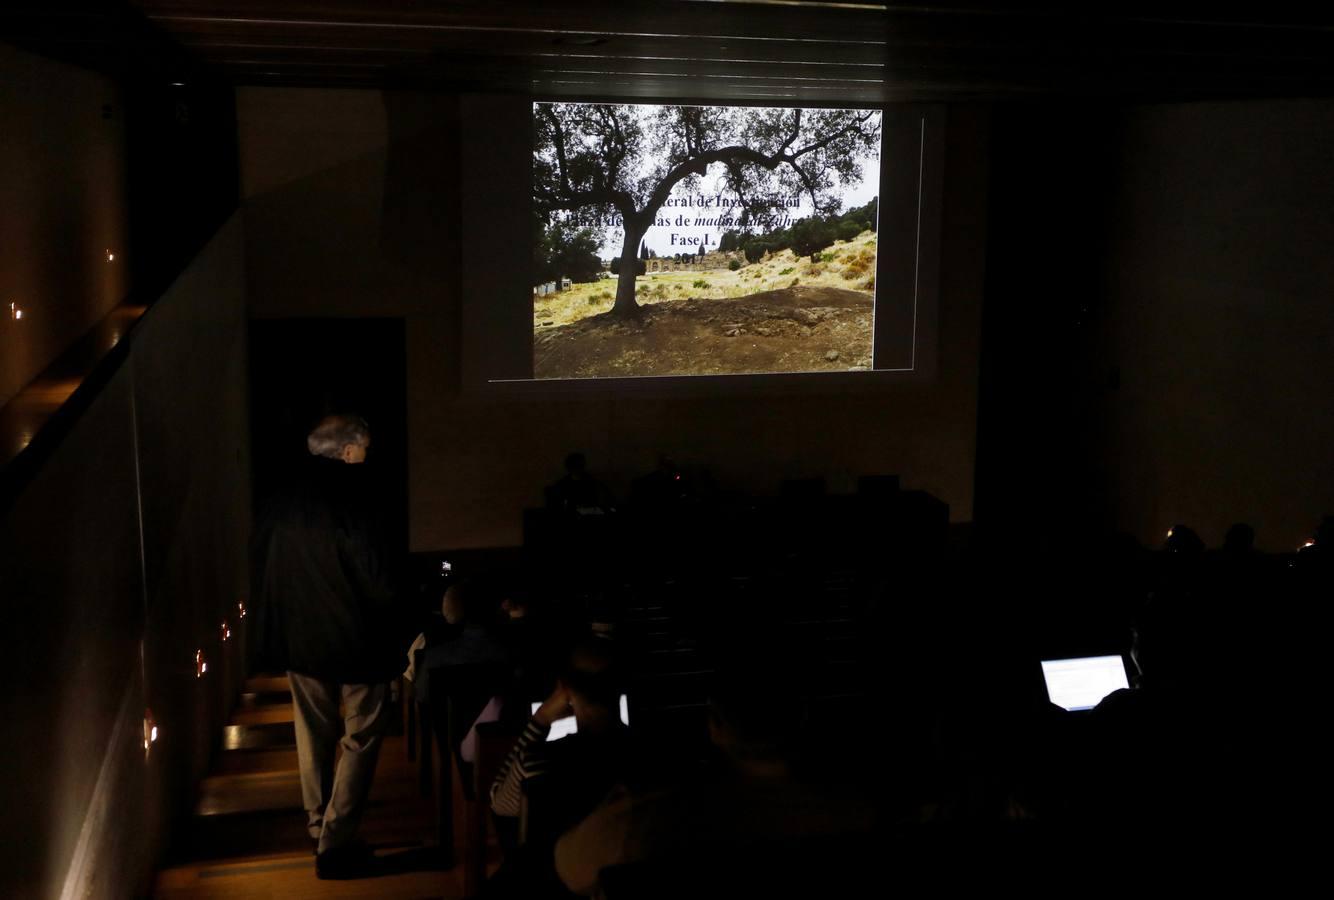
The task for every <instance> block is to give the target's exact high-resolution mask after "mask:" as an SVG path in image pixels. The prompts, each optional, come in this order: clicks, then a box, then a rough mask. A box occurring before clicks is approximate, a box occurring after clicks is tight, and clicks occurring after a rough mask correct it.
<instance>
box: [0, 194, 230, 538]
mask: <svg viewBox="0 0 1334 900" xmlns="http://www.w3.org/2000/svg"><path fill="white" fill-rule="evenodd" d="M235 213H236V209H235V208H233V209H230V210H228V212H227V214H226V215H225V216H223V217H222V218H221V220H220V221H219V222H218V223H217V225H216V226H215V227H213V228H212V229H211V230H209V231H208V232H207V234H205V235H204V236H203V237H202V238H201V239H200V240H199V241H198V242H197V244H196V245H194V246H192V247H191V250H190V252H189V253H185V254H182V256H183V259H182V260H181V261H180V263H179V265H178V266H176V267H174V268H170V269H168V270H167V272H165V273H163V274H159V275H157V276H156V277H153V278H152V279H151V281H149V282H148V284H147V285H145V286H144V288H142V289H139V290H131V291H130V293H129V295H128V296H127V297H126V299H125V300H124V301H122V302H121V303H120V304H119V305H118V306H116V307H114V308H113V309H112V310H111V312H109V313H107V315H106V316H105V317H103V318H102V320H101V321H100V322H98V323H97V324H96V325H94V326H93V327H92V328H90V329H89V330H88V331H87V332H85V333H84V334H83V336H82V337H80V338H78V339H77V340H75V341H74V343H73V344H71V345H70V346H69V348H67V349H66V350H65V351H64V352H63V353H62V354H61V355H60V356H59V357H58V358H57V359H56V361H55V362H53V363H52V364H51V365H49V366H47V367H46V369H44V370H43V371H42V372H41V374H39V375H38V376H37V377H36V378H34V379H33V380H32V381H30V382H29V383H28V384H27V385H25V386H24V388H23V389H22V390H20V391H19V392H18V393H17V394H16V395H14V397H13V399H11V400H10V401H9V402H8V403H7V404H5V405H4V406H3V407H0V512H3V511H4V510H6V509H7V508H8V507H9V506H10V505H11V504H12V503H13V502H14V500H15V499H16V498H17V497H18V496H19V494H21V493H22V492H23V490H24V488H26V487H27V486H28V484H30V483H31V481H32V479H33V478H34V477H35V476H36V475H37V473H38V472H39V471H41V468H42V466H43V465H44V464H45V463H46V461H47V460H49V459H50V458H51V456H52V455H53V454H54V453H55V451H56V450H57V449H58V448H59V447H60V445H61V443H62V441H63V440H64V438H65V436H66V435H67V434H68V433H69V431H70V429H71V428H73V426H74V425H75V423H77V422H78V421H79V418H80V417H81V416H82V415H83V413H84V411H86V410H87V409H88V408H89V407H90V406H91V405H92V403H93V401H94V400H96V399H97V397H98V396H99V395H100V394H101V393H102V390H103V388H105V387H106V385H107V384H108V383H109V382H110V381H111V379H112V378H113V377H114V376H115V375H116V373H117V372H119V371H120V368H121V366H122V365H123V364H124V363H125V361H126V360H127V359H128V358H129V354H130V347H131V346H132V344H133V341H134V337H135V334H136V333H137V332H138V329H139V325H140V323H142V321H143V320H144V318H146V317H147V315H148V313H149V312H150V311H151V309H152V307H153V305H154V304H155V303H156V302H157V300H159V299H160V298H161V297H162V296H163V295H165V294H166V293H167V291H168V290H170V288H171V286H172V285H173V284H174V283H175V282H176V280H177V279H178V278H180V276H181V275H182V274H184V273H185V271H186V269H188V268H189V267H190V264H191V263H193V262H194V260H195V259H197V258H198V256H199V254H200V253H202V252H203V250H204V248H205V247H207V246H208V245H209V243H210V242H211V241H212V240H213V239H214V238H215V237H216V236H217V235H218V233H219V232H220V231H221V230H222V228H223V226H225V225H226V224H227V222H228V221H230V219H231V217H232V216H233V215H234V214H235ZM146 296H147V297H151V300H145V299H144V298H145V297H146Z"/></svg>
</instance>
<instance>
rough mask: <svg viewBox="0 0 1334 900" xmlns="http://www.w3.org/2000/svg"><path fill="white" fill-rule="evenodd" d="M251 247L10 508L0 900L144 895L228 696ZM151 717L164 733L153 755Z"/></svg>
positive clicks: (89, 415)
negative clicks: (146, 724) (199, 674)
mask: <svg viewBox="0 0 1334 900" xmlns="http://www.w3.org/2000/svg"><path fill="white" fill-rule="evenodd" d="M242 251H243V239H242V235H241V230H240V223H239V220H237V221H234V222H233V223H231V224H230V225H228V226H227V227H226V228H225V229H224V230H223V231H222V232H220V233H219V235H218V236H217V237H216V238H215V239H214V241H212V242H211V243H210V244H209V246H208V247H207V248H206V250H205V251H204V253H203V254H201V255H200V257H199V258H198V259H196V260H195V262H194V263H193V264H192V265H191V266H190V267H189V269H188V270H187V271H186V272H185V273H184V274H183V275H182V276H181V277H180V278H179V279H178V280H177V281H176V283H175V284H174V285H173V286H172V288H171V289H170V290H169V291H168V293H167V294H166V295H165V296H163V297H162V299H161V300H160V301H159V302H158V303H157V304H156V305H155V306H154V307H153V308H152V309H151V310H150V311H149V312H148V313H147V315H146V317H145V319H144V320H143V321H142V322H141V324H140V326H139V327H138V328H137V329H136V330H135V331H134V332H133V333H132V336H131V337H130V338H129V340H130V348H129V354H128V358H127V359H126V360H125V361H124V362H123V363H122V365H121V367H120V368H119V370H118V371H117V372H116V373H115V374H114V376H113V377H112V378H111V380H110V382H109V383H108V384H107V385H106V386H105V387H104V388H103V389H102V390H101V392H100V393H99V394H98V395H97V396H96V397H95V398H94V399H93V400H92V402H91V403H90V405H89V406H88V408H87V409H86V410H85V411H84V412H83V414H82V415H81V416H80V418H79V419H78V421H77V422H76V423H74V425H73V426H72V427H71V429H70V430H69V432H68V433H67V434H66V436H65V437H64V439H63V440H62V442H61V443H60V445H59V446H58V447H57V448H56V449H55V450H54V451H53V452H52V454H51V456H50V457H49V458H48V459H47V460H46V461H45V463H44V464H43V466H42V467H41V469H40V470H39V471H38V472H37V473H36V475H35V476H34V477H33V478H32V479H31V480H29V481H28V483H27V484H26V486H25V487H24V489H23V490H22V492H21V493H20V494H19V495H18V496H17V498H16V499H15V500H14V502H13V504H12V505H11V506H8V507H7V508H5V509H3V510H0V515H2V516H3V518H0V598H2V599H3V603H4V607H5V615H6V626H7V629H8V634H9V635H10V642H11V644H12V646H11V648H10V651H9V652H7V653H6V654H4V655H3V657H2V660H3V661H0V667H2V669H3V678H4V681H5V683H6V685H7V686H8V687H7V690H6V691H5V696H4V700H3V703H4V708H3V715H4V720H5V722H6V741H7V743H8V749H7V750H6V774H5V777H4V778H3V779H0V785H3V791H4V793H3V795H2V796H0V805H2V806H3V808H4V809H5V810H6V815H5V817H4V822H3V824H0V848H3V851H0V862H2V863H3V865H0V894H3V895H5V896H16V897H18V896H21V897H58V896H62V895H63V896H74V897H84V896H99V897H135V896H142V895H143V894H144V893H146V892H147V889H148V887H149V883H150V879H151V876H152V872H153V869H154V866H155V864H156V862H157V861H158V858H159V854H160V852H161V850H162V847H163V846H164V844H165V842H166V839H167V837H168V835H169V833H170V826H171V824H172V822H173V821H174V820H175V817H176V816H178V815H180V814H181V813H183V812H185V811H188V807H189V804H190V803H191V799H192V797H193V786H194V784H195V783H196V781H197V779H198V778H199V777H200V776H201V775H202V774H203V772H204V770H205V768H206V766H207V763H208V761H209V757H210V754H211V752H212V751H213V749H214V748H215V745H216V739H217V735H218V733H219V731H220V729H221V726H222V724H223V721H224V714H225V713H226V711H227V710H226V705H227V703H228V702H229V700H230V699H231V698H233V697H234V696H235V694H236V690H237V687H238V684H239V681H240V678H241V677H242V674H243V673H242V672H241V669H240V665H241V662H242V660H243V655H242V652H241V651H242V648H241V646H240V645H241V643H242V640H243V636H244V627H243V625H241V623H239V622H238V620H237V613H238V608H237V604H238V602H241V601H243V600H244V598H245V588H246V583H247V579H246V565H245V561H246V557H245V548H246V543H245V539H246V535H247V532H248V528H249V499H248V498H249V460H248V450H247V447H248V444H247V426H246V405H245V370H244V359H245V327H244V326H245V317H244V298H243V280H242V273H243V261H242ZM224 619H225V620H227V621H228V622H229V624H230V625H231V626H232V634H233V638H232V640H230V641H228V642H226V643H225V644H224V643H223V641H222V629H221V625H222V622H223V620H224ZM196 650H202V651H203V653H204V655H205V658H206V660H207V662H208V672H207V674H205V675H204V677H203V678H196V673H195V651H196ZM146 709H151V710H152V713H153V716H154V718H155V719H156V721H157V723H158V725H159V727H160V729H161V731H160V738H159V740H158V742H157V743H156V744H154V745H153V746H152V748H151V750H150V751H149V752H147V753H145V751H144V747H143V720H144V716H145V710H146Z"/></svg>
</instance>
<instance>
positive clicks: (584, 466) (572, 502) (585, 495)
mask: <svg viewBox="0 0 1334 900" xmlns="http://www.w3.org/2000/svg"><path fill="white" fill-rule="evenodd" d="M546 497H547V508H548V509H554V510H557V511H559V512H563V513H570V514H575V515H598V514H601V513H606V512H611V511H612V502H611V492H610V491H608V490H607V488H606V486H605V485H603V484H602V482H600V481H598V480H597V479H596V478H594V477H593V476H592V475H590V474H588V460H587V458H586V457H585V456H584V455H583V454H582V453H571V454H570V455H569V456H567V457H565V475H564V476H562V477H561V479H560V480H559V481H557V482H556V483H555V484H553V485H551V486H550V487H548V488H547V491H546Z"/></svg>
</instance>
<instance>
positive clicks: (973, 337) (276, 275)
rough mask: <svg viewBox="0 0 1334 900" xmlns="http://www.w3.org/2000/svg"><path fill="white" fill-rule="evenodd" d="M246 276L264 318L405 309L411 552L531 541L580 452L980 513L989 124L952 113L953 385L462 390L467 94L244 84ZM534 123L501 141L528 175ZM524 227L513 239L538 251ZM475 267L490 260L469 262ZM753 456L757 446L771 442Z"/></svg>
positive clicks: (603, 467)
mask: <svg viewBox="0 0 1334 900" xmlns="http://www.w3.org/2000/svg"><path fill="white" fill-rule="evenodd" d="M237 104H238V123H239V129H240V135H241V138H240V143H241V150H240V155H241V161H242V180H243V191H244V194H245V204H244V210H245V218H246V234H247V272H248V290H249V301H250V309H251V314H252V315H253V316H255V317H257V318H298V317H302V316H307V317H322V316H348V317H384V316H402V317H403V318H404V319H405V320H406V327H407V377H408V388H407V390H408V441H409V451H408V462H409V470H410V491H409V496H410V504H411V507H410V524H411V543H412V547H413V549H416V550H431V549H442V548H462V547H486V546H506V545H513V544H517V543H518V542H519V541H520V537H521V535H520V523H521V510H522V509H523V508H524V507H525V506H532V505H538V504H540V503H541V502H542V488H543V486H544V485H545V484H546V483H548V482H550V481H552V480H554V479H555V478H556V477H557V476H558V475H559V474H560V462H561V460H562V458H563V457H564V455H565V453H567V452H568V451H569V450H571V449H576V448H577V449H582V450H584V451H585V452H586V453H587V454H588V457H589V461H590V464H591V466H592V467H593V468H595V469H596V470H598V472H599V473H600V474H601V475H602V476H603V477H605V478H606V479H607V480H608V481H609V482H610V483H611V484H612V486H613V488H615V489H620V490H623V489H625V487H626V486H627V485H628V482H629V480H630V478H632V477H634V476H635V475H638V474H641V473H643V472H645V471H647V470H649V469H651V468H652V467H653V466H654V465H655V464H656V461H657V457H658V454H659V453H661V452H667V453H670V454H671V455H672V456H673V457H674V458H676V459H677V460H678V461H679V462H682V463H703V464H708V465H711V466H712V467H713V471H714V475H715V477H716V479H717V480H718V481H719V482H721V483H723V484H727V485H731V486H735V487H738V488H742V489H746V490H751V491H756V492H761V493H772V492H774V491H775V490H776V488H777V485H778V482H779V481H780V480H781V479H783V478H790V477H800V476H807V475H816V474H825V475H828V476H829V477H830V479H831V484H832V487H833V488H835V489H840V488H843V489H846V488H850V487H851V486H852V484H853V483H854V479H855V477H856V476H857V475H859V474H863V473H901V474H902V475H903V480H904V484H905V486H906V487H910V488H924V489H926V490H929V491H931V492H932V493H935V494H937V495H938V496H940V497H941V498H942V499H944V500H946V501H947V502H948V503H949V504H950V508H951V516H952V518H954V519H955V520H959V521H967V520H968V519H970V518H971V516H972V480H973V441H974V429H975V425H976V414H977V410H976V385H977V357H978V348H977V341H978V333H979V328H980V324H979V320H980V309H981V295H982V276H983V272H982V253H983V248H984V247H985V231H986V221H985V197H986V180H987V168H986V142H987V125H986V116H985V114H984V113H982V112H981V111H978V110H972V109H966V108H959V109H957V110H952V111H951V115H950V117H949V133H948V134H949V137H948V139H947V147H946V172H945V184H946V186H947V187H946V196H945V210H944V214H945V219H944V225H943V246H942V258H943V260H944V263H943V265H942V285H941V298H940V315H941V322H940V356H939V367H938V368H939V377H938V378H937V379H936V380H935V381H934V382H933V383H931V384H927V385H904V386H901V387H897V388H891V389H885V390H879V391H875V392H866V391H857V392H834V391H828V390H826V391H824V392H822V393H814V392H811V393H803V394H800V395H783V394H775V393H769V394H756V395H753V396H751V395H746V396H739V395H736V394H732V395H721V394H720V395H700V394H695V395H692V396H680V395H676V396H673V395H661V396H648V395H638V396H625V395H618V394H615V393H599V394H587V395H583V396H574V397H570V396H566V397H551V396H541V397H531V398H518V399H505V398H496V397H479V396H476V395H475V394H470V393H469V392H467V391H464V390H461V387H462V386H461V385H460V374H459V373H460V368H459V359H460V354H461V352H462V351H463V344H462V340H463V337H462V335H461V334H460V330H459V292H460V290H461V277H460V271H461V266H462V265H463V260H462V259H461V247H462V235H461V230H462V229H463V228H466V227H468V224H467V223H465V222H463V221H462V219H461V216H460V204H459V185H460V179H469V178H476V177H478V173H477V172H476V171H470V170H469V168H468V166H466V165H464V163H463V161H462V160H461V158H460V146H459V133H460V131H461V130H462V129H466V128H468V125H469V123H468V121H467V119H466V117H464V116H461V114H460V107H459V103H458V100H457V98H455V97H451V96H449V95H437V94H409V93H400V92H385V93H379V92H369V91H318V90H297V89H290V90H289V89H263V88H255V89H243V90H241V91H239V92H238V99H237ZM527 141H528V134H527V129H526V128H524V129H518V130H516V133H515V134H514V135H513V142H512V143H511V144H509V145H506V146H498V147H496V148H494V150H495V154H496V156H497V157H498V158H513V159H515V160H516V161H517V163H516V164H517V166H518V171H516V172H515V173H514V175H513V177H514V178H516V179H518V180H519V182H520V183H526V181H525V180H526V178H527V176H528V165H529V162H528V160H529V157H528V155H527V154H528V151H527V149H526V148H527ZM527 238H528V236H527V232H526V231H524V232H523V233H516V234H515V235H514V239H515V240H527ZM469 264H470V265H475V264H481V265H486V264H487V260H485V259H483V260H480V261H478V260H472V261H469ZM757 448H759V449H758V450H757Z"/></svg>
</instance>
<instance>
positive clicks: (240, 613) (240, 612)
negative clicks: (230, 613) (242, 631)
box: [236, 602, 245, 619]
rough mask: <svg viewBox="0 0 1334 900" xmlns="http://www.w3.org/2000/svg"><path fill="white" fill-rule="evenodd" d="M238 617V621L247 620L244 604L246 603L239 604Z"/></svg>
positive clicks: (237, 605)
mask: <svg viewBox="0 0 1334 900" xmlns="http://www.w3.org/2000/svg"><path fill="white" fill-rule="evenodd" d="M236 617H237V618H238V619H244V618H245V603H244V602H241V603H237V604H236Z"/></svg>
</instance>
